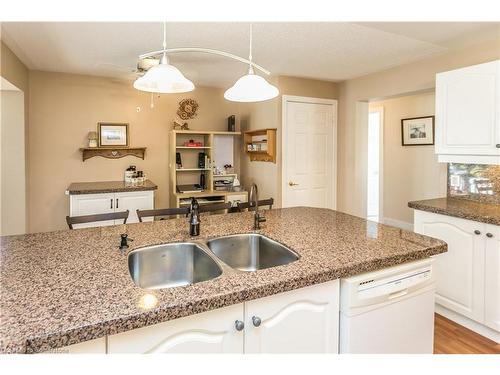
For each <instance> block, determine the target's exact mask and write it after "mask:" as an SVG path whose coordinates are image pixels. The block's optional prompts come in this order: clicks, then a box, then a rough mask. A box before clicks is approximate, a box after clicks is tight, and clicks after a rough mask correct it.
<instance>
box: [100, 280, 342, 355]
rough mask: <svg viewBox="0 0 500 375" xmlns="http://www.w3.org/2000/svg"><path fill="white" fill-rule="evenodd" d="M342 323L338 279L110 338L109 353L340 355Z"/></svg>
mask: <svg viewBox="0 0 500 375" xmlns="http://www.w3.org/2000/svg"><path fill="white" fill-rule="evenodd" d="M255 319H260V324H259V322H258V321H257V320H255ZM237 321H238V322H239V323H240V324H243V326H244V327H240V328H242V329H241V330H238V329H237V328H236V322H237ZM338 322H339V281H338V280H335V281H331V282H327V283H323V284H318V285H313V286H310V287H306V288H302V289H297V290H293V291H290V292H285V293H280V294H276V295H272V296H269V297H265V298H261V299H257V300H253V301H249V302H245V303H242V304H238V305H233V306H228V307H224V308H221V309H217V310H213V311H208V312H205V313H201V314H197V315H192V316H188V317H185V318H180V319H175V320H172V321H168V322H165V323H159V324H156V325H152V326H148V327H143V328H139V329H135V330H132V331H127V332H123V333H119V334H116V335H112V336H108V353H243V352H245V353H337V352H338Z"/></svg>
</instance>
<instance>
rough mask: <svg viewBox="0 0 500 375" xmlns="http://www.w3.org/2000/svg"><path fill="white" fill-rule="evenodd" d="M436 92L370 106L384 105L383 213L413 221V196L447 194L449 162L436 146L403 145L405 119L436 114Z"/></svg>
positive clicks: (373, 103) (374, 103)
mask: <svg viewBox="0 0 500 375" xmlns="http://www.w3.org/2000/svg"><path fill="white" fill-rule="evenodd" d="M434 102H435V95H434V92H426V93H421V94H416V95H410V96H403V97H399V98H393V99H388V100H383V101H376V102H370V104H369V109H373V108H377V107H382V108H383V111H384V124H383V129H384V130H383V182H382V185H383V197H382V198H383V199H382V202H383V215H384V219H388V220H389V222H393V221H394V220H397V221H403V222H405V223H410V224H411V223H412V222H413V210H412V209H410V208H408V206H407V203H408V202H409V201H411V200H419V199H426V198H436V197H442V196H445V195H446V173H447V172H446V164H444V163H438V162H437V156H436V154H435V153H434V147H433V146H414V147H409V146H406V147H404V146H402V145H401V119H404V118H411V117H421V116H432V115H434Z"/></svg>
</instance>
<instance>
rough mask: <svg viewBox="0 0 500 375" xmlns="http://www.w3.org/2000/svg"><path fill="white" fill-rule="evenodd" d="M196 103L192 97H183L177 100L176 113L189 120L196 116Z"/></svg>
mask: <svg viewBox="0 0 500 375" xmlns="http://www.w3.org/2000/svg"><path fill="white" fill-rule="evenodd" d="M197 110H198V103H196V101H195V100H193V99H183V100H181V101H180V102H179V109H178V110H177V114H178V115H179V117H180V118H181V119H183V120H189V119H192V118H195V117H196V111H197Z"/></svg>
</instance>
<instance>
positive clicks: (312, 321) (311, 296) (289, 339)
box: [245, 280, 339, 353]
mask: <svg viewBox="0 0 500 375" xmlns="http://www.w3.org/2000/svg"><path fill="white" fill-rule="evenodd" d="M338 327H339V281H338V280H335V281H331V282H328V283H324V284H319V285H313V286H310V287H307V288H302V289H297V290H293V291H290V292H286V293H281V294H278V295H273V296H269V297H265V298H261V299H258V300H254V301H250V302H247V303H246V304H245V353H337V352H338Z"/></svg>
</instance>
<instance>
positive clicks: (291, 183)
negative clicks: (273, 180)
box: [288, 181, 298, 186]
mask: <svg viewBox="0 0 500 375" xmlns="http://www.w3.org/2000/svg"><path fill="white" fill-rule="evenodd" d="M288 185H289V186H297V185H298V184H296V183H295V182H293V181H288Z"/></svg>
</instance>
